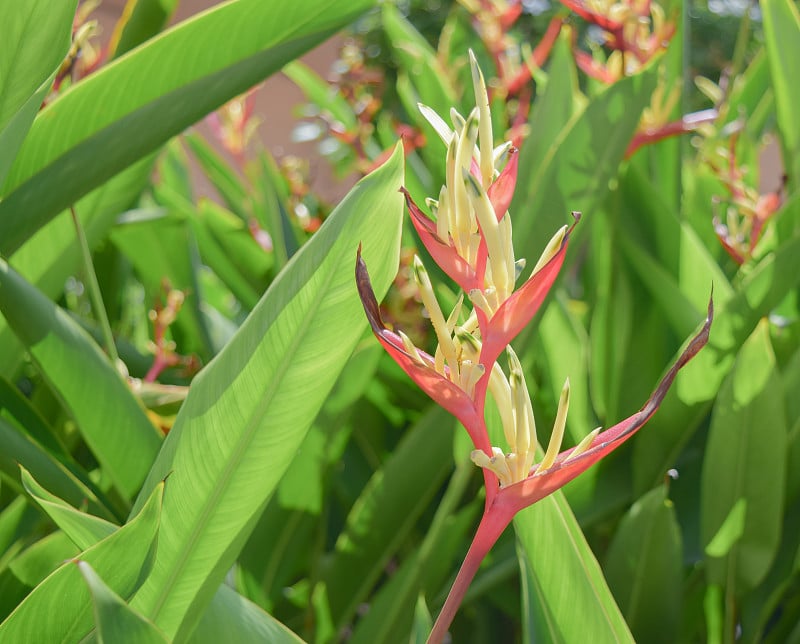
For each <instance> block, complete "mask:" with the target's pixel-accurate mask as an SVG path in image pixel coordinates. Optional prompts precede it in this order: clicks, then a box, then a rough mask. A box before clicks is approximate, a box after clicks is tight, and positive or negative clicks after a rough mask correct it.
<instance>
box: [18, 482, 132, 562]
mask: <svg viewBox="0 0 800 644" xmlns="http://www.w3.org/2000/svg"><path fill="white" fill-rule="evenodd" d="M20 472H21V479H22V484H23V485H24V486H25V490H26V491H27V492H28V494H30V495H31V496H32V497H33V499H34V500H35V501H36V502H37V503H38V504H39V505H40V506H41V507H42V509H43V510H44V511H45V512H47V515H48V516H49V517H50V518H51V519H52V520H53V522H54V523H55V524H56V525H57V526H58V527H59V528H61V530H62V531H63V532H64V533H65V534H66V535H67V536H68V537H69V538H70V540H71V541H72V542H73V543H74V544H75V545H76V546H78V548H79V549H81V550H86V549H87V548H90V547H91V546H93V545H94V544H96V543H97V542H98V541H101V540H102V539H105V538H106V537H108V536H109V535H111V534H112V533H113V532H114V531H115V530H117V528H118V527H119V526H116V525H114V524H113V523H110V522H108V521H106V520H104V519H101V518H99V517H96V516H93V515H91V514H86V513H85V512H80V511H78V510H76V509H75V508H74V507H72V506H71V505H69V504H68V503H66V502H65V501H63V500H62V499H60V498H58V497H57V496H56V495H54V494H51V493H50V492H48V491H47V490H46V489H44V488H43V487H42V486H41V485H39V483H37V482H36V480H35V479H34V478H33V477H32V476H31V473H30V472H28V470H26V469H25V468H24V467H20Z"/></svg>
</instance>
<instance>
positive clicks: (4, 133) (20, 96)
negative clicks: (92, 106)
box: [0, 0, 78, 185]
mask: <svg viewBox="0 0 800 644" xmlns="http://www.w3.org/2000/svg"><path fill="white" fill-rule="evenodd" d="M77 4H78V3H77V0H56V1H55V2H52V1H50V0H31V1H30V2H4V3H3V20H2V21H1V22H0V42H1V43H3V52H4V55H3V57H2V59H0V185H2V184H3V181H4V180H5V177H6V173H7V172H8V169H9V168H10V167H11V164H12V163H13V161H14V157H15V155H16V153H17V150H19V146H20V145H21V144H22V141H23V140H24V138H25V134H26V133H27V132H28V128H29V127H30V125H31V123H32V122H33V119H34V117H35V116H36V113H37V112H38V111H39V108H40V107H41V105H42V101H43V100H44V98H45V96H46V95H47V93H48V92H49V91H50V86H51V85H52V83H53V79H54V78H55V73H56V70H57V69H58V67H59V65H61V62H62V61H63V60H64V57H65V56H66V55H67V51H68V50H69V46H70V42H71V40H72V38H71V36H72V19H73V17H74V16H75V7H76V6H77Z"/></svg>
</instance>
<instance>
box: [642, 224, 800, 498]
mask: <svg viewBox="0 0 800 644" xmlns="http://www.w3.org/2000/svg"><path fill="white" fill-rule="evenodd" d="M799 281H800V235H795V236H794V237H792V238H790V239H789V240H787V241H786V242H785V243H784V244H782V245H781V246H780V247H779V248H778V249H777V250H776V251H775V252H774V253H770V254H769V255H767V256H766V257H764V259H762V260H761V261H760V262H759V263H758V264H757V265H756V266H755V268H753V270H752V272H750V273H749V274H748V275H747V276H746V277H745V278H744V279H743V280H742V283H741V284H740V286H739V289H738V291H737V292H736V293H735V294H734V295H733V296H732V297H731V298H730V299H729V300H728V301H727V302H725V303H724V304H723V305H722V306H719V307H717V308H716V314H715V316H714V330H713V331H712V332H711V339H710V342H709V344H708V345H707V346H706V347H705V348H704V349H703V350H702V351H701V352H700V353H699V354H698V355H697V356H696V357H695V358H694V359H693V360H692V361H691V363H689V364H688V365H686V367H685V368H684V369H682V370H681V371H680V373H679V374H678V376H677V378H676V379H675V383H674V385H673V386H672V388H671V390H670V392H669V393H668V394H667V396H666V398H665V399H664V402H663V403H662V405H661V408H660V409H659V412H658V413H657V414H656V415H655V416H654V417H653V418H652V419H651V420H650V421H649V427H648V430H647V431H646V432H643V433H642V434H641V435H640V436H639V438H638V439H637V440H636V442H635V443H634V446H633V449H634V459H633V464H634V482H635V487H636V488H637V489H640V490H641V489H649V488H650V487H652V485H653V482H660V481H661V480H662V478H663V476H664V473H665V472H666V471H667V470H668V469H670V468H671V467H673V465H674V463H675V459H676V458H677V457H678V455H679V454H680V452H681V450H682V449H683V447H684V445H685V444H686V442H687V441H688V440H689V438H690V437H691V436H692V434H693V432H694V431H695V430H696V429H697V427H698V425H699V424H700V422H702V420H703V419H704V418H705V417H706V414H707V413H708V410H709V405H710V403H711V401H713V400H714V398H715V397H716V396H717V392H718V391H719V390H720V387H721V384H722V382H723V380H724V379H725V377H726V376H727V375H728V373H729V372H730V370H731V368H732V367H733V364H734V360H735V356H736V353H737V352H738V350H739V347H741V346H742V344H743V343H744V341H745V340H746V339H747V338H748V336H749V335H750V334H751V333H752V331H753V330H754V329H755V327H756V325H757V324H758V322H759V320H760V319H761V318H763V317H764V316H766V315H769V313H770V311H772V309H773V308H774V307H775V306H777V305H778V304H779V303H780V302H781V301H782V300H783V299H784V297H785V296H786V294H787V293H788V292H790V291H791V289H793V288H795V287H796V285H797V284H798V282H799Z"/></svg>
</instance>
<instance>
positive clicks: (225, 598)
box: [189, 584, 303, 644]
mask: <svg viewBox="0 0 800 644" xmlns="http://www.w3.org/2000/svg"><path fill="white" fill-rule="evenodd" d="M189 641H190V642H191V644H219V642H269V643H270V644H301V643H302V642H303V640H302V639H300V638H299V637H298V636H297V635H295V634H294V633H293V632H292V631H291V630H289V629H288V628H287V627H286V626H284V625H283V624H281V623H280V622H279V621H278V620H276V619H275V618H274V617H272V616H270V615H268V614H267V613H265V612H264V610H263V609H261V608H260V607H258V606H256V605H255V604H254V603H253V602H251V601H250V600H248V599H247V598H245V597H242V596H241V595H239V594H238V593H236V591H235V590H233V589H232V588H230V587H228V586H225V585H224V584H223V585H222V586H220V587H219V589H218V590H217V594H216V595H214V599H213V600H212V601H211V604H210V605H209V607H208V608H207V609H206V611H205V613H203V617H202V619H201V620H200V624H198V626H197V629H196V630H195V632H194V633H193V634H192V636H191V638H190V639H189Z"/></svg>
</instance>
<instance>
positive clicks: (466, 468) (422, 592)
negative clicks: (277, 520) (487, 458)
mask: <svg viewBox="0 0 800 644" xmlns="http://www.w3.org/2000/svg"><path fill="white" fill-rule="evenodd" d="M473 468H474V466H473V464H472V462H471V461H469V460H466V461H462V464H461V465H459V467H458V468H457V469H456V473H455V475H454V477H453V478H452V479H451V485H450V486H448V490H447V492H446V493H445V499H443V501H442V503H441V504H440V506H439V507H438V508H437V510H436V517H435V518H434V521H433V522H432V524H431V526H430V529H429V530H428V531H427V533H426V534H425V538H424V541H423V543H422V545H420V547H419V548H418V549H417V550H416V551H414V552H413V553H412V554H411V556H409V557H408V558H407V559H406V560H405V561H403V563H402V564H401V565H400V567H399V569H398V570H396V571H395V572H394V573H393V574H392V576H391V577H390V578H389V579H388V580H387V582H386V583H385V584H383V585H382V586H381V588H380V590H379V591H378V592H377V593H376V594H374V595H373V596H372V598H371V599H370V611H369V612H368V613H367V614H366V615H365V616H364V617H362V618H361V619H359V620H358V623H357V624H356V628H355V631H354V632H353V637H352V639H351V641H352V642H353V644H370V643H371V642H387V643H388V642H391V641H397V642H402V641H404V639H405V636H406V635H407V634H408V632H409V630H410V631H411V633H412V637H413V636H414V635H417V636H420V637H422V641H423V642H424V641H425V640H426V638H427V636H428V634H429V633H430V631H431V628H432V627H433V624H432V623H431V620H430V615H428V616H427V619H423V620H422V622H420V621H419V620H420V618H424V614H423V615H420V613H419V611H420V610H423V608H422V607H421V605H420V601H421V599H422V598H423V597H429V598H438V597H439V596H440V595H441V596H443V592H444V593H446V592H447V589H446V588H443V586H445V584H447V583H448V582H449V581H452V575H453V570H454V566H455V565H457V563H456V558H457V556H458V555H459V554H461V553H463V552H466V549H467V545H466V544H467V543H468V542H469V537H470V533H471V532H472V531H474V529H475V519H476V516H477V515H478V513H479V512H480V510H481V509H482V508H481V507H480V505H479V504H480V500H479V499H476V500H475V501H473V502H472V503H470V504H469V505H467V506H466V507H464V508H462V509H461V510H459V511H458V512H455V511H454V509H455V508H454V507H453V506H452V505H451V506H450V507H447V497H449V496H450V495H451V492H452V491H453V489H454V488H455V489H456V491H457V494H456V495H455V496H456V497H460V496H461V495H462V494H463V490H462V489H460V487H461V482H460V480H459V479H461V480H464V479H466V480H467V481H468V480H469V478H470V475H472V474H474V469H473ZM465 475H466V476H465ZM459 500H460V499H458V498H456V499H455V501H456V502H457V501H459ZM453 505H455V503H454V504H453ZM437 519H441V520H440V521H437ZM415 602H416V603H415ZM427 610H428V608H427V605H425V607H424V613H427ZM423 630H424V633H423V632H422V631H423Z"/></svg>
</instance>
